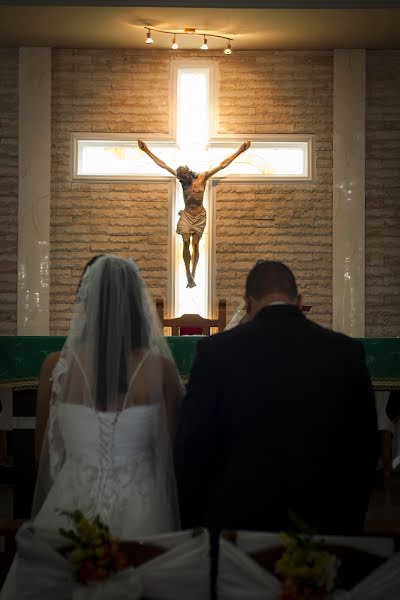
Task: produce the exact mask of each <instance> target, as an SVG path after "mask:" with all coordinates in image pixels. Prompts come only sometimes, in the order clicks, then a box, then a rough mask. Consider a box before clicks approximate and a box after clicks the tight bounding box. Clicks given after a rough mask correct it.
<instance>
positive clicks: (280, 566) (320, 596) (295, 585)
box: [275, 515, 340, 600]
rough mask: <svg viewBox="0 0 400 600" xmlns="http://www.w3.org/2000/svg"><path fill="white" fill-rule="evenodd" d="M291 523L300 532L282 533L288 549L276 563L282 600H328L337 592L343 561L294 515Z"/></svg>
mask: <svg viewBox="0 0 400 600" xmlns="http://www.w3.org/2000/svg"><path fill="white" fill-rule="evenodd" d="M292 520H293V521H294V522H295V523H296V524H297V526H298V527H297V531H290V532H284V533H282V534H281V537H282V540H283V543H284V546H285V548H286V549H285V552H284V553H283V555H282V557H281V558H280V559H279V560H278V561H277V562H276V563H275V573H276V574H277V575H278V576H279V577H280V578H281V579H282V596H281V600H325V599H326V598H328V595H329V594H330V592H332V591H333V590H334V587H335V583H336V579H337V572H338V568H339V566H340V561H339V560H338V558H337V557H336V556H335V555H334V554H331V553H330V552H328V551H327V550H324V549H323V543H322V542H318V541H316V540H315V537H314V536H313V533H312V532H311V531H310V529H309V528H308V527H307V526H306V525H305V524H304V523H303V522H302V521H301V520H300V519H299V518H298V517H294V516H293V515H292Z"/></svg>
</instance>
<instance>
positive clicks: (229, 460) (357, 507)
mask: <svg viewBox="0 0 400 600" xmlns="http://www.w3.org/2000/svg"><path fill="white" fill-rule="evenodd" d="M245 300H246V307H247V314H248V316H249V319H250V321H249V322H248V323H246V324H244V325H240V326H238V327H235V328H234V329H231V330H230V331H224V332H222V333H219V334H217V335H214V336H212V337H208V338H205V339H204V340H201V341H200V342H199V344H198V350H197V357H196V359H195V362H194V365H193V369H192V373H191V376H190V381H189V385H188V391H187V396H186V399H185V400H184V402H183V406H182V411H181V418H180V425H179V428H178V433H177V438H176V448H175V460H176V475H177V481H178V491H179V500H180V507H181V517H182V525H183V527H184V528H189V527H193V526H199V525H206V526H208V527H209V528H210V529H211V531H213V532H217V531H219V530H221V529H250V530H266V531H281V530H282V529H285V528H287V527H288V526H289V525H290V522H289V516H288V515H289V511H290V510H292V511H293V512H294V513H296V514H298V515H299V516H300V517H302V518H303V519H304V520H305V521H306V522H309V523H310V524H311V525H313V526H314V527H315V528H316V529H317V530H318V531H319V532H321V533H323V534H324V533H325V534H328V533H337V534H358V533H361V531H362V528H363V522H364V517H365V513H366V510H367V505H368V499H369V492H370V488H371V485H372V479H373V475H374V469H375V464H376V460H377V452H378V444H377V442H378V437H377V424H376V411H375V402H374V395H373V390H372V387H371V382H370V378H369V375H368V371H367V368H366V364H365V359H364V351H363V347H362V345H361V343H360V342H358V341H356V340H354V339H351V338H349V337H347V336H345V335H342V334H340V333H335V332H333V331H331V330H329V329H325V328H324V327H321V326H320V325H317V324H316V323H313V322H312V321H310V320H309V319H306V318H305V316H304V315H303V314H302V313H301V311H300V309H299V307H300V306H301V296H299V294H298V291H297V285H296V281H295V278H294V276H293V274H292V272H291V271H290V270H289V269H288V267H286V266H285V265H284V264H282V263H279V262H274V261H263V262H261V263H259V264H257V265H256V266H255V267H254V268H253V269H252V270H251V271H250V273H249V275H248V278H247V283H246V293H245Z"/></svg>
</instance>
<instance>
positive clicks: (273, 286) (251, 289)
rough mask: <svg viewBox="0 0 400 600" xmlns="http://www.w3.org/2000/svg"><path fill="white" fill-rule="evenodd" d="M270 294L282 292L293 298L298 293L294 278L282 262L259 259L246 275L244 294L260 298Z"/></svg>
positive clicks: (256, 298)
mask: <svg viewBox="0 0 400 600" xmlns="http://www.w3.org/2000/svg"><path fill="white" fill-rule="evenodd" d="M270 294H282V295H284V296H286V297H287V298H289V299H290V300H295V299H296V298H297V294H298V292H297V285H296V279H295V277H294V275H293V273H292V271H291V270H290V269H289V267H287V266H286V265H284V264H283V263H281V262H278V261H274V260H259V261H257V263H256V265H255V267H253V268H252V270H251V271H250V273H249V274H248V276H247V281H246V296H248V297H250V296H251V297H252V298H254V299H255V300H261V298H264V297H265V296H268V295H270Z"/></svg>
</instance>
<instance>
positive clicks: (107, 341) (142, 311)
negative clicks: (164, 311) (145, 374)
mask: <svg viewBox="0 0 400 600" xmlns="http://www.w3.org/2000/svg"><path fill="white" fill-rule="evenodd" d="M79 294H80V295H81V300H83V302H84V307H85V313H84V314H85V326H84V330H83V331H82V334H83V339H84V341H85V343H86V345H87V346H88V347H90V348H93V359H92V360H93V361H94V372H95V373H97V379H98V382H99V385H98V386H97V388H96V403H97V406H98V407H100V408H102V409H103V408H104V407H105V406H106V405H107V389H110V385H111V384H110V381H111V379H112V378H113V377H117V379H119V381H117V382H116V384H115V385H118V389H119V392H121V393H122V392H124V391H126V386H127V368H128V366H127V365H128V361H129V358H130V356H131V355H132V352H133V351H135V350H139V351H141V350H145V349H146V348H149V345H150V343H151V339H152V338H153V337H154V330H153V321H152V317H151V306H150V302H149V299H148V296H147V292H146V289H145V285H144V282H143V280H142V278H141V276H140V273H139V270H138V269H137V267H136V265H135V264H134V263H133V261H131V260H129V259H126V258H122V257H119V256H113V255H103V256H101V257H98V258H97V260H95V261H94V262H93V263H92V264H91V265H90V267H89V268H88V269H87V270H86V274H85V275H84V277H83V278H82V285H81V287H80V290H79ZM110 364H113V365H114V367H115V373H111V372H110V369H109V365H110ZM107 378H108V379H107ZM100 382H102V384H101V385H100ZM104 382H105V383H104ZM107 386H108V387H107ZM111 387H112V386H111ZM114 387H115V386H114Z"/></svg>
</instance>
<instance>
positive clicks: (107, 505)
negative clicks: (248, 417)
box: [0, 256, 182, 600]
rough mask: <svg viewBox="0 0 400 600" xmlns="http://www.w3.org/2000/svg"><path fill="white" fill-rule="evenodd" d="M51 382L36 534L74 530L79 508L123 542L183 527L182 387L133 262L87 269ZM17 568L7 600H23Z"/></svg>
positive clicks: (106, 260)
mask: <svg viewBox="0 0 400 600" xmlns="http://www.w3.org/2000/svg"><path fill="white" fill-rule="evenodd" d="M51 381H52V386H51V399H50V407H49V414H48V420H47V429H46V433H45V436H44V442H43V446H42V453H41V459H40V465H39V470H38V477H37V484H36V490H35V497H34V506H33V520H32V526H33V527H34V528H35V530H36V529H37V530H38V531H42V530H43V531H49V532H53V533H54V532H56V533H58V532H59V530H60V528H67V529H70V527H71V521H70V519H69V517H68V516H67V515H65V511H67V512H71V511H74V510H80V511H81V512H82V513H83V514H84V515H85V516H86V517H87V518H89V519H90V518H94V517H95V516H99V517H100V519H101V520H102V521H103V522H104V523H105V524H106V525H108V527H109V529H110V533H111V535H112V536H113V537H116V538H118V539H120V540H131V539H134V538H135V539H138V538H140V537H142V536H150V535H154V534H160V533H163V532H171V531H174V530H177V529H179V517H178V505H177V500H176V490H175V480H174V473H173V465H172V452H171V441H170V433H171V431H172V430H173V427H174V421H175V419H176V414H177V405H178V402H179V399H180V395H181V392H182V388H181V386H180V383H179V376H178V374H177V371H176V368H175V366H174V363H173V360H172V358H171V356H170V354H169V349H168V347H167V344H166V342H165V340H164V339H163V337H162V334H161V331H160V326H159V323H158V319H157V317H156V315H155V312H154V310H153V306H152V302H151V301H150V299H149V298H148V296H147V292H146V290H145V287H144V284H143V281H142V280H141V278H140V275H139V273H138V271H137V268H136V266H135V265H134V263H133V262H132V261H128V260H125V259H122V258H119V257H114V256H104V257H101V258H99V259H98V260H96V262H95V263H94V264H93V265H92V266H90V267H89V269H87V271H86V272H85V274H84V276H83V278H82V281H81V284H80V287H79V289H78V293H77V300H76V303H75V307H74V312H73V318H72V322H71V327H70V332H69V335H68V337H67V340H66V343H65V345H64V347H63V350H62V352H61V355H60V358H59V360H58V362H57V364H56V366H55V368H54V370H53V373H52V378H51ZM16 560H17V561H18V551H17V557H16ZM15 562H16V561H14V565H13V567H12V569H11V570H10V573H9V575H8V577H7V581H6V584H5V586H4V588H3V590H2V593H1V594H0V598H1V600H5V599H7V600H9V599H11V598H15V597H16V592H15V589H16V588H15V586H16V583H15Z"/></svg>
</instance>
